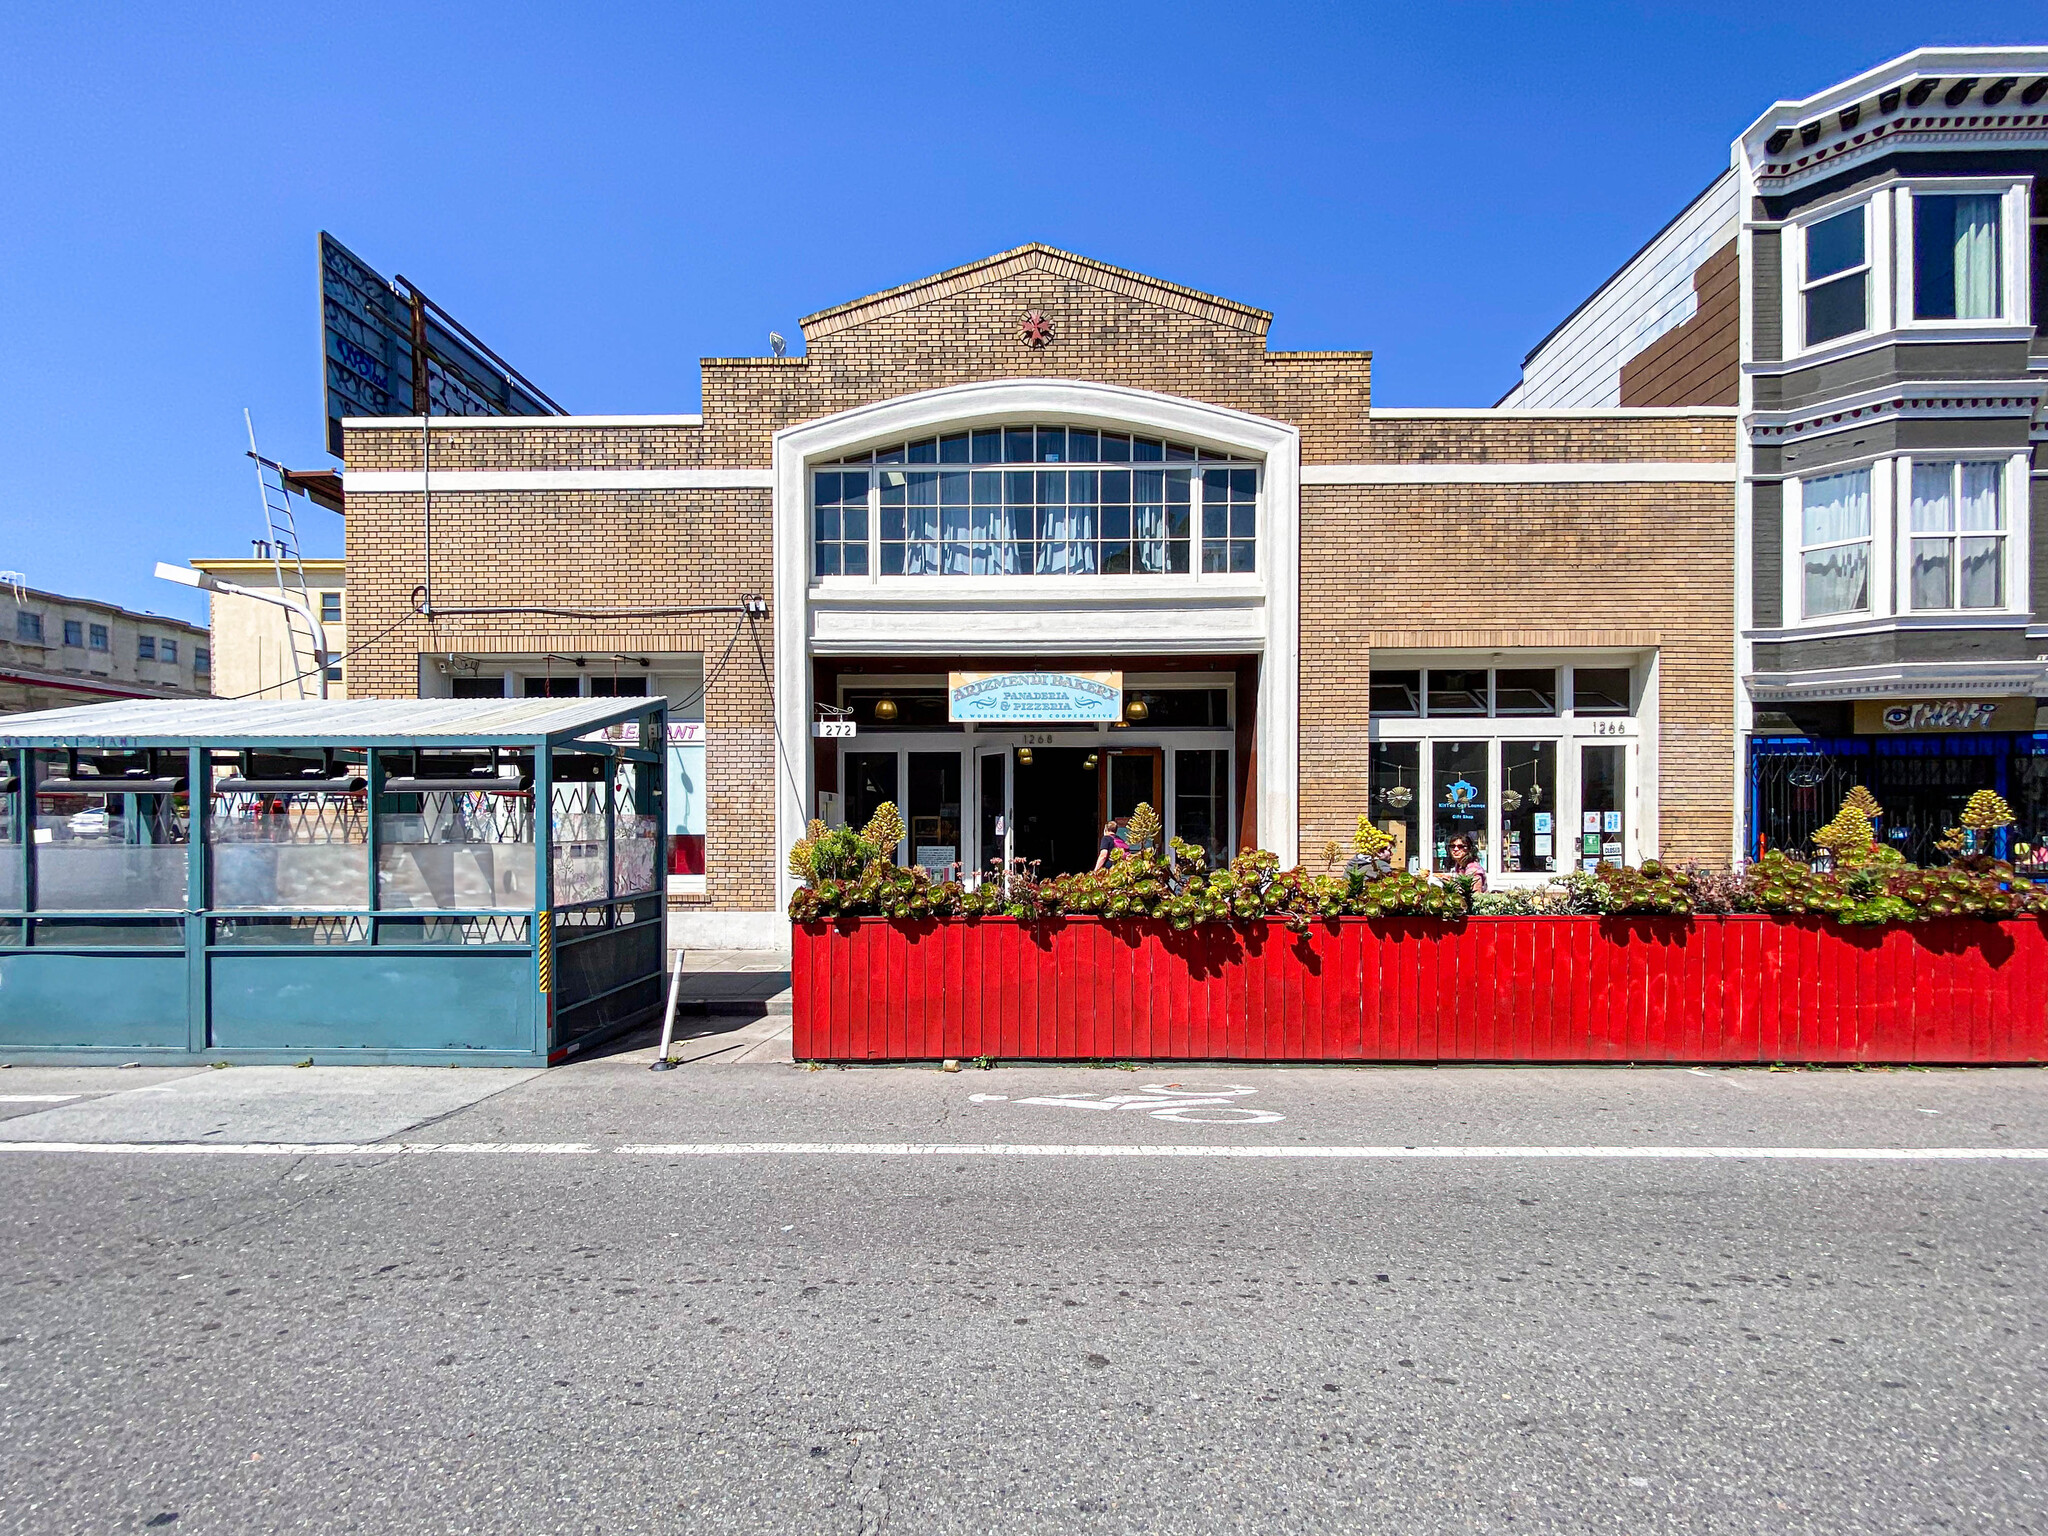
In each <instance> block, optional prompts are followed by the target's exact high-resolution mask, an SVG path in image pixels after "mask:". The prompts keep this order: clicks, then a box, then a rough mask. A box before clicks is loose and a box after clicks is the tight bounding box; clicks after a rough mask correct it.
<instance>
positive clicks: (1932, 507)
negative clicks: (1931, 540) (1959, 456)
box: [1913, 464, 1955, 533]
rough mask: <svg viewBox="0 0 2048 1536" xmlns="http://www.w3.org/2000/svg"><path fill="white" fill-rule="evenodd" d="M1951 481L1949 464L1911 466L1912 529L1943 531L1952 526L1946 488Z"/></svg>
mask: <svg viewBox="0 0 2048 1536" xmlns="http://www.w3.org/2000/svg"><path fill="white" fill-rule="evenodd" d="M1954 484H1955V466H1954V465H1953V464H1915V465H1914V466H1913V531H1914V532H1915V533H1947V532H1948V531H1949V530H1950V529H1951V528H1953V527H1955V523H1954V521H1953V520H1952V519H1951V517H1950V515H1949V514H1950V512H1951V510H1952V509H1951V508H1950V506H1949V491H1950V490H1951V489H1952V488H1953V486H1954Z"/></svg>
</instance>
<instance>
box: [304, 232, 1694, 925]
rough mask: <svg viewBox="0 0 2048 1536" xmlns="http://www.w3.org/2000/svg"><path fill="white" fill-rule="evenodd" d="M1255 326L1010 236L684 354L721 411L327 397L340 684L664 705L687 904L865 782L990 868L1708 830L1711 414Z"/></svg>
mask: <svg viewBox="0 0 2048 1536" xmlns="http://www.w3.org/2000/svg"><path fill="white" fill-rule="evenodd" d="M1269 320H1270V316H1268V315H1267V314H1265V313H1264V312H1262V311H1259V310H1256V309H1252V308H1249V307H1247V306H1246V305H1243V304H1240V303H1237V302H1234V301H1231V300H1228V299H1221V298H1215V297H1212V296H1210V295H1207V294H1201V293H1196V292H1193V291H1191V290H1189V289H1186V288H1181V287H1178V286H1175V285H1174V284H1171V283H1167V282H1162V281H1159V280H1157V279H1154V278H1149V277H1144V276H1141V275H1139V274H1136V273H1131V272H1125V271H1121V270H1118V269H1115V268H1112V267H1107V266H1104V265H1102V264H1100V263H1097V262H1093V261H1089V260H1087V259H1085V258H1082V257H1079V256H1074V255H1070V254H1067V253H1065V252H1061V251H1057V250H1052V249H1049V248H1047V247H1043V246H1026V247H1023V248H1020V249H1018V250H1015V251H1010V252H1006V253H1004V254H1002V255H998V256H994V257H991V258H989V259H987V260H985V261H981V262H977V263H974V264H972V265H970V266H967V267H962V268H959V269H956V270H954V271H951V272H947V273H942V274H940V275H938V276H936V277H932V278H928V279H925V280H923V281H921V282H918V283H913V284H909V285H906V286H905V287H902V288H897V289H893V290H890V291H888V292H886V293H881V294H876V295H873V296H871V297H869V298H865V299H860V300H857V301H855V302H853V303H850V304H844V305H841V306H838V307H837V308H833V309H828V310H825V311H822V312H820V313H818V314H815V315H812V316H811V317H809V318H808V319H807V320H806V321H805V322H804V337H805V346H806V355H804V356H803V357H799V358H711V359H706V360H705V362H704V365H703V369H704V390H703V398H704V408H703V413H702V415H701V416H690V417H604V418H600V417H548V418H537V417H509V418H505V417H493V418H444V417H436V418H434V419H433V420H432V422H431V433H430V435H429V437H428V439H427V441H426V442H425V444H424V445H423V441H422V424H421V422H420V421H419V420H418V419H417V418H411V419H388V420H387V419H377V420H368V419H356V420H351V421H350V422H349V424H348V427H347V430H346V434H345V448H346V459H347V473H346V483H347V492H348V546H347V560H348V570H349V595H350V609H351V611H350V614H349V620H350V635H351V640H352V642H353V644H354V645H355V646H356V647H358V650H357V653H356V654H355V655H354V656H353V657H351V659H350V661H349V688H350V692H351V694H352V695H354V696H357V697H369V696H377V695H391V696H400V695H408V694H412V693H415V692H424V693H430V694H431V693H450V692H458V693H468V694H479V693H493V692H504V691H510V692H515V693H519V692H598V693H602V692H642V691H653V692H661V693H665V694H667V695H668V696H669V697H670V699H671V702H672V708H673V710H674V713H675V715H676V717H677V718H678V720H679V721H681V722H682V723H683V725H684V727H685V728H684V730H683V731H682V733H681V737H682V739H680V740H679V742H678V767H677V770H676V772H675V773H673V774H672V775H671V785H670V790H671V794H670V800H671V804H670V808H669V812H668V814H669V817H670V820H671V824H672V826H674V827H675V828H677V829H678V830H679V831H680V832H681V833H682V834H683V841H682V843H681V844H680V845H679V846H680V847H681V848H682V849H683V850H684V852H683V854H682V855H681V864H680V865H678V864H672V866H671V868H672V872H673V879H672V882H671V890H672V893H673V895H674V898H675V900H676V901H678V902H679V903H680V904H682V905H684V906H685V907H687V908H688V909H689V910H690V911H691V912H693V913H696V914H699V916H697V917H696V918H694V919H692V921H693V922H694V923H695V924H696V926H697V928H698V931H699V932H700V933H701V934H703V935H704V936H706V937H722V938H727V939H730V938H735V937H739V938H744V937H747V936H749V935H750V934H754V935H764V936H765V935H768V934H770V933H772V931H773V929H772V922H773V919H772V917H770V916H768V914H773V913H774V912H775V911H776V910H777V909H778V907H779V905H780V903H781V901H782V900H783V899H784V898H785V897H786V895H787V890H786V877H785V876H784V874H783V872H782V865H783V851H784V849H785V848H786V846H787V844H788V842H789V841H790V840H791V839H792V838H793V837H795V836H796V835H797V834H798V833H799V832H800V830H801V828H802V825H803V822H804V821H805V819H807V818H808V817H810V816H812V815H823V816H825V817H826V818H827V819H832V818H833V817H835V816H843V817H845V818H846V819H848V820H852V821H856V822H857V821H861V820H864V819H865V816H866V814H867V813H868V811H869V810H870V809H871V807H872V804H873V803H874V802H875V801H876V800H878V799H881V798H888V799H891V800H894V801H896V802H897V804H898V805H899V806H900V807H901V809H902V811H903V814H904V815H905V817H906V819H907V821H908V822H909V824H910V825H909V835H908V837H907V838H906V842H905V846H904V849H903V857H904V858H906V859H917V860H921V861H923V862H925V863H927V864H930V865H933V866H938V865H942V864H958V865H960V866H963V867H964V868H965V869H967V870H970V871H971V870H976V869H979V868H982V867H985V864H986V861H987V860H988V859H989V858H992V857H996V856H999V855H1000V854H1002V853H1003V852H1005V851H1007V852H1008V853H1009V854H1010V855H1011V856H1015V857H1029V858H1036V859H1039V860H1040V861H1041V862H1042V863H1044V864H1045V865H1046V866H1047V867H1049V868H1057V867H1075V866H1081V865H1085V864H1088V863H1092V862H1093V858H1094V853H1095V845H1096V839H1097V834H1098V833H1099V831H1100V823H1101V819H1102V818H1103V817H1105V816H1106V815H1109V814H1112V813H1121V812H1123V811H1126V810H1128V808H1129V805H1130V803H1131V802H1132V801H1133V800H1134V799H1139V798H1142V799H1147V800H1150V801H1152V802H1153V803H1155V804H1156V805H1158V806H1159V807H1160V809H1161V810H1162V812H1163V814H1164V815H1165V816H1166V819H1167V821H1168V823H1169V827H1170V828H1171V829H1172V830H1175V831H1177V832H1178V833H1179V834H1180V835H1182V836H1186V837H1189V838H1190V840H1192V841H1199V842H1206V843H1208V844H1209V845H1211V846H1212V847H1213V848H1215V849H1216V850H1217V851H1218V852H1219V853H1221V852H1226V851H1228V849H1229V848H1231V847H1236V846H1250V845H1254V844H1256V845H1258V846H1263V847H1267V848H1271V849H1273V850H1274V851H1275V852H1277V853H1279V854H1280V856H1281V857H1282V858H1283V859H1284V860H1289V861H1292V860H1293V859H1295V858H1297V857H1299V858H1302V859H1304V860H1306V861H1308V862H1310V863H1317V864H1319V863H1320V860H1321V849H1322V848H1323V845H1324V844H1325V843H1326V842H1328V841H1330V840H1332V839H1339V840H1348V837H1349V833H1350V830H1351V828H1352V826H1353V824H1354V822H1355V820H1356V818H1357V816H1358V815H1360V814H1361V813H1369V814H1371V815H1372V816H1373V817H1374V818H1375V819H1376V820H1378V821H1381V822H1382V823H1384V824H1387V825H1390V826H1396V827H1398V828H1399V833H1400V835H1401V837H1402V838H1403V840H1404V843H1405V845H1406V852H1407V855H1408V856H1409V857H1410V858H1411V859H1412V860H1413V861H1414V862H1415V863H1416V864H1417V866H1418V867H1425V868H1426V867H1430V866H1431V865H1432V864H1433V862H1434V861H1435V859H1437V858H1438V857H1440V847H1439V845H1440V844H1441V842H1442V839H1443V837H1444V836H1445V835H1446V834H1447V833H1448V832H1449V831H1451V830H1453V829H1457V830H1464V831H1468V832H1469V833H1471V834H1472V835H1474V836H1475V837H1476V838H1477V840H1478V841H1479V842H1480V843H1481V844H1482V845H1483V846H1484V848H1485V852H1486V858H1487V861H1488V863H1489V866H1490V868H1492V869H1493V870H1494V871H1495V872H1496V875H1497V880H1498V881H1499V882H1504V883H1509V884H1512V883H1516V882H1519V881H1534V880H1540V879H1542V878H1544V877H1545V876H1546V875H1548V874H1549V873H1552V872H1555V871H1557V870H1562V869H1564V868H1567V867H1570V864H1571V862H1572V861H1573V860H1575V859H1578V858H1581V857H1585V856H1586V855H1587V854H1588V853H1589V852H1590V853H1591V854H1592V855H1593V856H1595V857H1598V856H1600V855H1601V854H1603V853H1604V854H1605V855H1606V856H1608V857H1613V856H1615V855H1616V854H1617V853H1619V854H1621V855H1622V856H1625V857H1627V858H1629V859H1637V858H1641V857H1644V856H1647V855H1649V854H1651V853H1663V854H1665V855H1676V856H1686V857H1696V858H1703V859H1709V860H1714V861H1725V860H1726V859H1727V858H1728V857H1729V854H1730V851H1731V848H1732V845H1733V840H1734V827H1733V824H1732V808H1733V803H1734V798H1733V787H1734V757H1733V753H1734V745H1733V715H1732V711H1733V678H1734V671H1733V668H1734V661H1733V654H1732V645H1733V635H1734V580H1733V559H1734V554H1733V551H1734V526H1733V510H1734V496H1733V479H1734V468H1733V465H1734V421H1733V413H1732V411H1730V410H1727V409H1721V408H1711V407H1710V408H1605V409H1589V410H1577V411H1571V412H1559V411H1519V412H1518V411H1512V410H1493V411H1374V410H1373V409H1372V408H1371V387H1370V386H1371V359H1370V355H1369V354H1367V353H1364V352H1328V353H1282V352H1269V351H1268V350H1267V349H1266V344H1265V338H1266V330H1267V325H1268V322H1269ZM423 446H424V452H425V455H426V461H427V473H426V475H425V477H424V484H423V477H422V456H423ZM423 490H424V492H425V497H423ZM427 498H430V501H431V509H430V512H429V509H428V507H426V506H424V505H423V500H425V499H427ZM430 543H431V556H429V544H430ZM749 599H759V600H761V601H760V605H759V610H758V612H754V613H749V612H748V611H747V607H748V600H749ZM484 610H491V611H484ZM961 674H972V675H974V676H980V675H983V674H993V675H994V676H995V677H996V678H997V679H998V681H997V682H995V683H992V684H989V685H988V686H987V687H985V688H984V689H982V690H981V692H980V694H979V699H980V702H979V703H973V702H970V699H972V698H973V697H975V695H960V694H959V693H958V689H959V688H960V687H962V686H964V685H966V684H968V683H970V682H971V681H972V680H973V678H972V677H963V676H962V675H961ZM1026 674H1029V675H1030V676H1029V677H1028V678H1027V677H1026V676H1025V675H1026ZM1091 689H1093V690H1095V691H1093V692H1091V691H1090V690H1091ZM1034 698H1036V699H1039V700H1040V701H1041V702H1040V703H1038V704H1034V703H1032V702H1030V701H1031V700H1032V699H1034ZM995 699H1000V700H1002V701H1004V702H1001V703H999V704H992V703H990V700H995ZM1105 699H1106V700H1108V701H1109V702H1108V703H1106V704H1105V703H1103V702H1102V701H1103V700H1105ZM1091 701H1093V702H1091ZM1091 710H1093V711H1095V712H1096V713H1102V712H1103V711H1105V710H1106V711H1107V712H1108V713H1110V714H1112V715H1114V716H1116V717H1117V718H1115V719H1114V720H1110V719H1101V720H1094V719H1090V718H1089V713H1090V711H1091ZM977 711H981V718H979V719H977V720H975V721H974V722H973V723H962V720H961V717H962V716H965V715H972V714H975V713H976V712H977ZM991 711H992V712H993V713H991ZM1034 713H1037V714H1039V715H1041V716H1042V717H1041V718H1034V717H1033V716H1034ZM849 727H850V729H851V732H852V734H851V735H850V736H849V735H848V734H847V732H848V729H849ZM821 732H823V734H821ZM693 751H694V752H695V754H696V755H695V756H694V757H693V756H690V755H689V754H690V753H691V752H693ZM680 802H687V805H684V804H682V803H680ZM693 816H694V817H696V818H698V819H697V820H696V821H695V823H694V825H692V824H691V818H692V817H693ZM1588 817H1591V818H1592V820H1591V821H1590V823H1589V822H1588V820H1587V818H1588ZM1589 825H1590V826H1591V828H1592V831H1591V832H1590V833H1589V832H1587V831H1586V828H1587V827H1588V826H1589ZM1589 837H1590V839H1591V841H1590V842H1588V841H1586V839H1587V838H1589ZM691 839H697V841H694V842H693V841H691ZM699 850H701V852H699ZM699 857H701V864H696V863H695V861H696V860H697V859H698V858H699ZM692 864H695V867H694V868H691V867H686V866H689V865H692ZM700 870H701V876H700V874H699V871H700Z"/></svg>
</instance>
